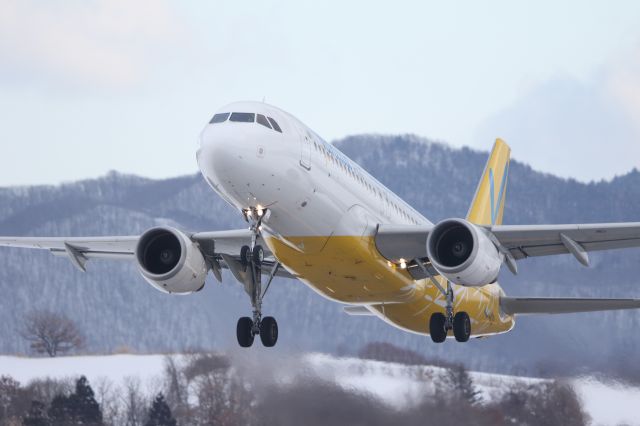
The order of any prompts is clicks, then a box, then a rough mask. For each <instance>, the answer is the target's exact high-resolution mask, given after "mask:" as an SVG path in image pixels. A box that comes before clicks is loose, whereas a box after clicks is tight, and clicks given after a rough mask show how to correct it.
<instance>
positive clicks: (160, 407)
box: [145, 393, 177, 426]
mask: <svg viewBox="0 0 640 426" xmlns="http://www.w3.org/2000/svg"><path fill="white" fill-rule="evenodd" d="M176 424H177V422H176V420H175V419H174V418H173V416H172V415H171V409H170V408H169V405H167V403H166V401H165V400H164V395H162V393H159V394H158V396H156V398H155V399H154V401H153V404H152V405H151V409H149V419H148V420H147V423H145V426H176Z"/></svg>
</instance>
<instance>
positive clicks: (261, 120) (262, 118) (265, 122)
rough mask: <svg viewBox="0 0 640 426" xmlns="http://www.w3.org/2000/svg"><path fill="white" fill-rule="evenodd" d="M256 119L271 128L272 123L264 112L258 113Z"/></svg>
mask: <svg viewBox="0 0 640 426" xmlns="http://www.w3.org/2000/svg"><path fill="white" fill-rule="evenodd" d="M256 121H257V122H258V124H262V125H263V126H264V127H267V128H269V129H270V128H271V124H269V122H268V121H267V117H265V116H264V115H262V114H258V116H257V119H256Z"/></svg>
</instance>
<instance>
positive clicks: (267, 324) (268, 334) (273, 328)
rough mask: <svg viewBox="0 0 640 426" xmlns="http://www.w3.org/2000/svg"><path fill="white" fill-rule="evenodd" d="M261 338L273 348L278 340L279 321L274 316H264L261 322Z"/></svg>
mask: <svg viewBox="0 0 640 426" xmlns="http://www.w3.org/2000/svg"><path fill="white" fill-rule="evenodd" d="M260 340H262V344H263V345H264V346H265V347H267V348H271V347H273V346H275V344H276V342H277V341H278V323H277V322H276V319H275V318H274V317H264V318H262V322H260Z"/></svg>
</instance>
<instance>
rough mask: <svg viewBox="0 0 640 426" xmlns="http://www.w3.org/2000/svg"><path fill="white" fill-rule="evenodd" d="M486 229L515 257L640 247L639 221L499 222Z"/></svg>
mask: <svg viewBox="0 0 640 426" xmlns="http://www.w3.org/2000/svg"><path fill="white" fill-rule="evenodd" d="M489 231H490V232H491V233H492V234H493V235H495V236H496V238H497V239H498V241H499V242H500V244H501V245H502V246H503V247H505V248H506V249H508V250H509V251H510V252H511V254H512V255H513V257H514V258H515V259H522V258H525V257H531V256H549V255H553V254H564V253H572V254H574V255H576V254H575V253H574V251H577V252H578V253H579V252H580V251H584V252H590V251H597V250H610V249H620V248H631V247H640V222H628V223H591V224H582V225H500V226H493V227H490V228H489ZM572 243H575V245H573V244H572ZM581 249H582V250H581Z"/></svg>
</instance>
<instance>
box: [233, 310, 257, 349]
mask: <svg viewBox="0 0 640 426" xmlns="http://www.w3.org/2000/svg"><path fill="white" fill-rule="evenodd" d="M252 328H253V321H252V320H251V318H249V317H242V318H240V319H239V320H238V325H237V326H236V336H237V338H238V344H239V345H240V346H242V347H243V348H248V347H250V346H251V345H252V344H253V330H252Z"/></svg>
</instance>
